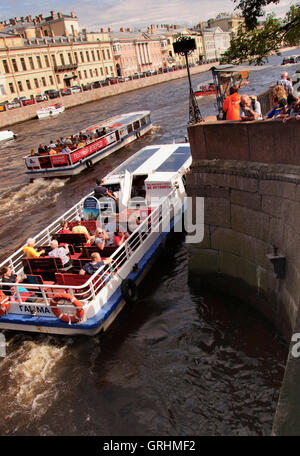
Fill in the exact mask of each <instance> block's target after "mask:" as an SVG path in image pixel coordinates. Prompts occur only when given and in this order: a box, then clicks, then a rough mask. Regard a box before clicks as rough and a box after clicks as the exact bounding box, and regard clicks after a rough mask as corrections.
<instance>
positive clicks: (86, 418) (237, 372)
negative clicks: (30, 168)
mask: <svg viewBox="0 0 300 456" xmlns="http://www.w3.org/2000/svg"><path fill="white" fill-rule="evenodd" d="M293 53H295V51H290V52H288V53H287V54H293ZM281 60H282V57H278V56H273V57H271V59H270V61H269V63H268V64H267V65H265V66H263V67H259V68H254V69H253V71H252V72H251V75H250V79H249V84H248V85H247V86H245V87H244V88H243V90H242V91H243V92H244V93H249V94H250V93H253V94H258V93H260V92H262V91H263V90H265V89H266V88H267V87H268V86H269V84H270V83H271V82H274V81H276V80H277V79H279V77H280V72H281V70H282V68H283V67H281V65H280V63H281ZM299 67H300V65H299V64H298V65H291V66H287V67H286V69H287V70H288V71H290V73H291V74H292V73H293V72H294V71H295V70H296V69H298V68H299ZM209 81H210V74H209V73H203V74H198V75H194V76H193V77H192V82H193V85H194V87H195V86H196V85H197V84H199V83H205V82H209ZM199 107H200V110H201V112H202V114H203V116H206V115H212V114H215V107H214V99H213V97H207V98H203V99H200V100H199ZM148 109H149V110H150V111H151V113H152V114H151V117H152V122H153V125H154V128H153V131H152V133H151V134H150V135H148V136H147V137H145V138H142V139H140V140H139V141H138V142H137V143H136V144H133V145H131V146H129V147H127V148H126V149H125V150H123V151H121V152H117V153H116V154H115V155H113V156H112V157H108V158H106V159H104V160H103V161H102V162H100V163H99V164H98V165H97V166H95V167H94V168H93V169H92V170H90V171H89V172H85V173H82V174H81V175H80V176H77V177H75V178H72V179H61V180H59V179H54V180H52V181H49V180H44V179H38V180H36V181H35V182H33V183H30V182H29V179H28V177H26V176H25V175H24V167H23V156H24V155H25V154H27V153H28V152H29V151H30V150H31V149H32V148H37V147H38V145H39V144H40V143H49V142H50V141H51V140H52V139H53V140H56V139H57V138H59V137H60V136H66V135H69V134H72V133H76V132H77V131H79V130H80V129H81V128H83V127H86V126H88V125H90V124H94V123H95V121H98V120H101V119H105V118H107V117H109V116H111V115H114V114H118V113H122V112H130V111H136V110H148ZM187 121H188V83H187V79H186V78H185V79H180V80H176V81H173V82H167V83H163V84H160V85H157V86H154V87H149V88H145V89H141V90H138V91H135V92H130V93H128V94H123V95H119V96H116V97H112V98H110V99H104V100H101V101H97V102H93V103H89V104H86V105H84V106H80V107H75V108H72V109H70V110H67V111H65V112H64V113H63V114H62V115H60V116H59V117H57V118H56V119H55V118H54V119H49V120H46V119H44V120H32V121H29V122H25V123H23V124H19V125H15V126H13V127H12V129H13V131H14V132H15V133H17V134H18V137H17V139H16V140H15V141H11V142H8V143H6V144H2V145H1V146H0V175H1V179H0V195H1V205H0V220H1V226H0V244H1V251H0V255H1V260H3V259H4V258H5V257H6V256H8V255H9V254H11V253H12V252H13V251H14V250H15V249H17V248H19V247H21V246H22V245H23V244H24V242H25V240H26V239H27V238H28V237H29V236H32V235H33V236H34V235H35V234H36V233H38V232H39V231H40V230H41V229H42V228H44V227H45V226H46V225H47V224H49V223H50V222H51V221H53V220H54V219H55V218H57V217H58V216H59V215H61V214H62V213H63V212H64V211H66V210H67V209H68V208H70V207H71V206H72V205H73V204H74V203H76V202H77V201H78V200H79V199H80V198H81V197H82V196H84V195H85V194H86V193H87V192H89V191H91V189H92V188H93V187H94V183H95V179H96V178H97V177H101V176H105V175H106V174H107V173H108V172H109V171H110V170H112V169H113V168H114V167H115V166H116V165H117V164H118V163H120V162H122V161H123V160H124V159H126V158H127V157H128V156H130V155H131V154H132V153H134V152H135V151H137V150H139V149H140V148H141V147H143V146H145V145H149V144H165V143H169V142H173V140H176V142H178V141H179V140H181V139H182V140H183V138H184V136H185V135H186V124H187ZM174 242H175V249H174V252H173V253H172V254H171V255H170V257H169V258H161V259H160V261H158V262H157V263H156V264H155V266H154V267H153V268H152V270H151V271H150V273H149V275H148V276H147V277H146V279H145V280H144V282H143V283H142V286H141V288H140V298H139V300H138V302H137V303H136V304H134V305H133V306H130V307H128V308H125V309H124V311H123V312H122V313H121V314H120V316H119V317H118V319H117V320H116V321H115V322H114V324H113V325H112V326H111V328H110V330H109V331H108V332H107V333H105V335H103V336H101V337H100V336H95V337H92V338H89V337H59V336H47V335H39V334H30V333H13V332H9V331H3V333H4V334H5V337H6V339H7V355H6V357H4V358H2V359H0V388H1V391H2V395H1V408H0V435H112V436H117V435H147V436H153V435H173V436H174V435H179V436H182V435H268V434H270V433H271V427H272V420H273V415H274V412H275V407H276V403H277V399H278V395H279V389H280V385H281V381H282V378H283V373H284V364H285V360H286V356H287V347H286V346H285V344H284V343H283V341H282V339H281V338H280V337H279V336H278V335H277V334H276V331H275V329H274V328H273V327H272V325H271V324H270V323H269V322H268V321H267V320H265V319H264V318H263V317H262V316H261V315H260V314H259V313H258V312H256V311H255V310H253V309H252V308H250V307H249V306H247V303H241V302H239V301H237V300H233V299H231V298H229V297H226V296H223V295H219V294H217V293H212V292H207V291H205V290H203V289H202V288H201V286H200V285H199V284H198V281H197V280H196V279H195V278H194V277H192V276H190V275H189V271H188V267H187V264H188V255H189V252H188V246H187V245H186V244H185V242H184V238H183V237H180V236H179V237H178V238H177V239H175V241H174Z"/></svg>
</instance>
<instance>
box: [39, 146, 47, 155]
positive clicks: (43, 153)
mask: <svg viewBox="0 0 300 456" xmlns="http://www.w3.org/2000/svg"><path fill="white" fill-rule="evenodd" d="M45 147H46V146H44V144H40V145H39V147H38V155H45V154H48V148H47V149H45Z"/></svg>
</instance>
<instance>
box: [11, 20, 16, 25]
mask: <svg viewBox="0 0 300 456" xmlns="http://www.w3.org/2000/svg"><path fill="white" fill-rule="evenodd" d="M9 22H10V23H11V25H16V23H17V22H16V20H15V19H9Z"/></svg>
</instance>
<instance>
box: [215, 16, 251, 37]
mask: <svg viewBox="0 0 300 456" xmlns="http://www.w3.org/2000/svg"><path fill="white" fill-rule="evenodd" d="M244 24H245V18H244V17H243V16H240V15H239V14H235V15H234V14H225V13H220V14H219V15H218V16H217V17H216V18H215V19H209V20H208V26H209V28H213V27H220V28H221V29H222V30H223V32H230V33H231V36H233V35H235V34H236V33H237V31H238V28H239V26H240V25H244Z"/></svg>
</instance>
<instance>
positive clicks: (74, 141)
mask: <svg viewBox="0 0 300 456" xmlns="http://www.w3.org/2000/svg"><path fill="white" fill-rule="evenodd" d="M78 144H79V136H78V135H76V136H74V137H73V139H72V145H73V147H77V146H78Z"/></svg>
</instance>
